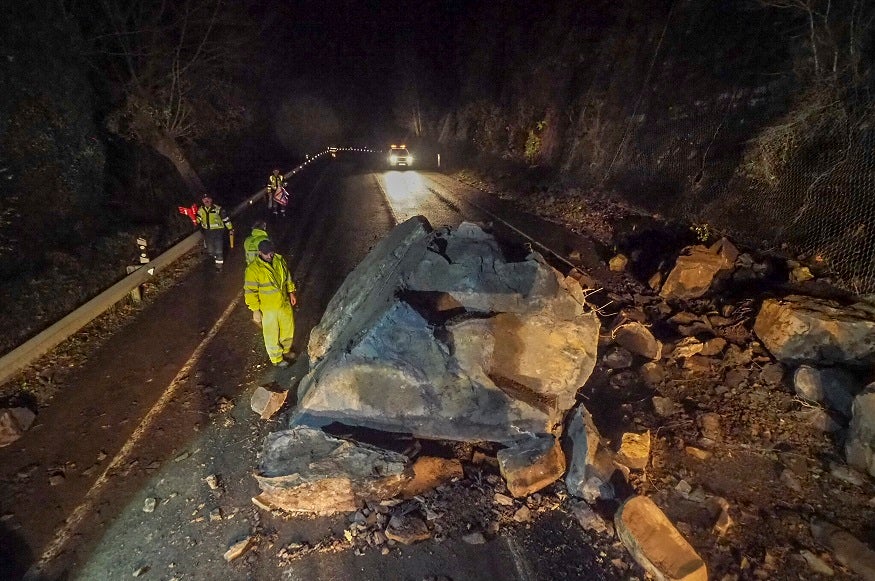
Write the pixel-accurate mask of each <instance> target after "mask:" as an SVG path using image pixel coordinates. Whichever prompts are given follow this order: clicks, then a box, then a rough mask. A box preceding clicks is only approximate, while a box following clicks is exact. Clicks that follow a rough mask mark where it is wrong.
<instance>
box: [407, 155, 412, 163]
mask: <svg viewBox="0 0 875 581" xmlns="http://www.w3.org/2000/svg"><path fill="white" fill-rule="evenodd" d="M407 163H413V156H412V155H408V156H407Z"/></svg>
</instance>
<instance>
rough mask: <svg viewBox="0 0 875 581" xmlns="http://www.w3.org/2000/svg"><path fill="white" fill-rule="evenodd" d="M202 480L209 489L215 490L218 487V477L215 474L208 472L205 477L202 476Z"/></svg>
mask: <svg viewBox="0 0 875 581" xmlns="http://www.w3.org/2000/svg"><path fill="white" fill-rule="evenodd" d="M204 482H206V483H207V486H209V487H210V490H216V489H217V488H219V477H218V476H216V475H215V474H210V475H209V476H207V477H206V478H204Z"/></svg>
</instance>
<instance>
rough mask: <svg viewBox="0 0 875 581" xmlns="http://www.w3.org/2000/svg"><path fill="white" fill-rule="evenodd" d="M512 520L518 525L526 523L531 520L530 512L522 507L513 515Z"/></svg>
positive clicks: (525, 507) (524, 506)
mask: <svg viewBox="0 0 875 581" xmlns="http://www.w3.org/2000/svg"><path fill="white" fill-rule="evenodd" d="M513 520H514V521H516V522H518V523H527V522H530V521H531V520H532V511H531V510H530V509H529V507H527V506H526V505H523V506H521V507H519V508H518V509H517V511H516V512H515V513H513Z"/></svg>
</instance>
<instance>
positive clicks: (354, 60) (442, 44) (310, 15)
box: [250, 0, 475, 145]
mask: <svg viewBox="0 0 875 581" xmlns="http://www.w3.org/2000/svg"><path fill="white" fill-rule="evenodd" d="M474 4H475V3H462V2H450V1H425V2H416V3H411V2H401V1H398V0H390V1H381V2H357V1H354V0H340V1H337V2H295V3H289V2H269V3H262V4H261V5H259V6H257V7H254V8H250V11H251V15H252V18H253V21H255V22H260V26H259V29H260V30H259V35H258V36H259V48H258V51H257V53H256V54H257V57H256V58H257V62H256V63H255V66H254V67H253V68H252V69H251V70H250V74H252V75H253V76H254V77H255V78H253V79H252V80H253V82H255V83H257V84H258V86H259V87H262V89H261V90H260V91H259V94H260V96H261V97H267V94H268V93H279V94H280V95H281V97H279V98H273V97H270V98H266V100H265V101H264V102H262V103H261V106H262V107H263V110H265V111H269V112H271V113H272V114H273V115H274V116H275V117H274V118H275V119H276V121H277V122H278V123H279V124H280V125H281V124H282V120H283V119H284V115H288V114H289V112H288V109H289V108H291V109H294V108H295V104H296V103H297V104H299V103H300V101H301V100H304V101H305V102H306V103H307V104H308V106H309V107H316V106H321V107H324V108H325V110H324V114H325V115H328V116H330V115H332V114H333V115H335V116H336V118H337V122H338V125H339V127H340V131H341V132H342V136H341V138H342V139H347V140H353V142H352V143H350V144H351V145H355V144H356V143H354V142H355V141H358V142H362V141H365V142H369V141H375V140H384V139H390V138H396V137H395V136H394V135H393V134H397V133H398V130H397V129H396V128H393V126H392V125H393V119H392V109H393V106H394V104H395V102H396V98H397V97H398V92H399V90H401V87H403V86H404V85H405V80H408V81H409V80H411V79H412V80H413V81H414V82H415V83H416V84H417V86H418V87H420V88H421V90H422V91H426V92H427V93H428V95H429V98H430V99H433V100H437V101H442V100H445V99H447V98H450V97H451V94H452V93H451V91H452V87H453V84H454V81H455V79H454V75H455V74H456V73H455V71H456V67H455V60H454V59H455V58H456V52H455V51H454V48H453V47H454V40H455V30H456V29H457V26H458V22H459V19H461V18H464V17H465V15H466V14H469V13H470V10H471V8H472V7H473V5H474ZM284 104H285V105H286V109H287V111H286V112H285V113H284V112H283V109H284V107H283V105H284ZM390 136H391V137H390ZM399 137H403V135H402V136H399ZM359 144H362V145H364V144H365V143H359Z"/></svg>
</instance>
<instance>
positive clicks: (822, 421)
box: [798, 407, 842, 433]
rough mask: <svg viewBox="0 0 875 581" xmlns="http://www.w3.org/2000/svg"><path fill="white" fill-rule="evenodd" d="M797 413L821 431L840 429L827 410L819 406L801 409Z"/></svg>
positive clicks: (828, 431) (829, 431) (831, 431)
mask: <svg viewBox="0 0 875 581" xmlns="http://www.w3.org/2000/svg"><path fill="white" fill-rule="evenodd" d="M798 415H799V417H800V419H801V420H802V421H804V422H805V423H806V424H808V425H809V426H811V427H812V428H814V429H816V430H819V431H821V432H827V433H833V432H837V431H839V430H841V429H842V426H841V425H840V424H839V423H838V422H836V421H835V420H834V419H833V418H832V416H830V415H829V412H827V411H826V410H825V409H822V408H819V407H815V408H810V409H806V410H802V411H800V412H799V413H798Z"/></svg>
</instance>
